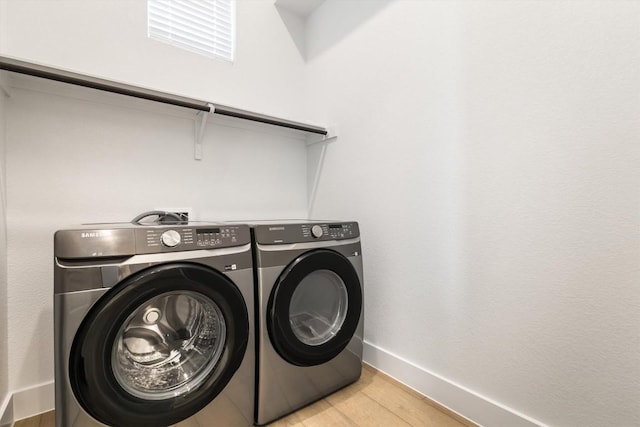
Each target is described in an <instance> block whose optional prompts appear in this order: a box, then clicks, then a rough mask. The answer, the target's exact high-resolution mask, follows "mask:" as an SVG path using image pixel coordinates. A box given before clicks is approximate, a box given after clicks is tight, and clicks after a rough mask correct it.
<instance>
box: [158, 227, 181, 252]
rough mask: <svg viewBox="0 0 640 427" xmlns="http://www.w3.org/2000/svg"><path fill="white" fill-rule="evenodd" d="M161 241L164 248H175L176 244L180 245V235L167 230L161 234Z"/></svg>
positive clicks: (174, 231)
mask: <svg viewBox="0 0 640 427" xmlns="http://www.w3.org/2000/svg"><path fill="white" fill-rule="evenodd" d="M161 239H162V243H163V244H164V245H165V246H168V247H170V248H173V247H175V246H178V244H179V243H180V233H178V232H177V231H176V230H167V231H165V232H164V233H162V237H161Z"/></svg>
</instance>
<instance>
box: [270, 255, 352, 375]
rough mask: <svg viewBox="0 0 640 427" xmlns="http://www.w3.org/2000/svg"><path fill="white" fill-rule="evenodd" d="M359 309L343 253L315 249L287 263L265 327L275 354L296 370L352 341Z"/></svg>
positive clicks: (330, 356)
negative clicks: (297, 367) (294, 366)
mask: <svg viewBox="0 0 640 427" xmlns="http://www.w3.org/2000/svg"><path fill="white" fill-rule="evenodd" d="M361 310H362V288H361V286H360V280H359V278H358V274H357V272H356V270H355V268H354V267H353V265H352V264H351V262H350V261H349V260H348V259H347V258H346V257H345V256H344V255H342V254H340V253H338V252H335V251H332V250H329V249H318V250H313V251H309V252H306V253H304V254H302V255H301V256H299V257H298V258H296V259H295V260H294V261H293V262H292V263H291V264H289V265H288V266H287V267H286V268H285V269H284V271H283V272H282V274H281V275H280V277H278V279H277V281H276V284H275V286H274V288H273V290H272V292H271V295H270V297H269V305H268V308H267V319H266V320H267V328H268V332H269V338H270V339H271V344H272V345H273V347H274V348H275V349H276V351H277V352H278V354H279V355H280V356H281V357H282V358H284V359H285V360H287V361H288V362H289V363H292V364H294V365H297V366H315V365H319V364H321V363H325V362H328V361H329V360H331V359H333V358H334V357H335V356H337V355H338V354H339V353H340V352H341V351H342V350H344V349H345V347H346V346H347V345H348V343H349V341H351V339H352V338H353V334H354V333H355V331H356V329H357V326H358V322H359V320H360V315H361Z"/></svg>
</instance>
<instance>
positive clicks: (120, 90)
mask: <svg viewBox="0 0 640 427" xmlns="http://www.w3.org/2000/svg"><path fill="white" fill-rule="evenodd" d="M0 70H5V71H10V72H13V73H19V74H26V75H29V76H34V77H40V78H43V79H48V80H54V81H58V82H63V83H68V84H72V85H76V86H83V87H87V88H91V89H97V90H102V91H106V92H111V93H117V94H120V95H125V96H131V97H134V98H140V99H146V100H149V101H154V102H160V103H163V104H169V105H175V106H178V107H183V108H189V109H192V110H198V111H206V112H213V113H214V114H219V115H221V116H229V117H235V118H238V119H243V120H250V121H254V122H259V123H265V124H268V125H273V126H280V127H284V128H288V129H295V130H299V131H303V132H309V133H313V134H318V135H324V136H326V135H327V133H328V131H327V129H325V128H323V127H320V126H313V125H309V124H306V123H300V122H295V121H291V120H285V119H280V118H278V117H273V116H267V115H264V114H259V113H254V112H251V111H246V110H241V109H238V108H233V107H227V106H224V105H218V104H214V103H211V102H207V101H199V100H196V99H191V98H186V97H182V96H178V95H173V94H169V93H165V92H159V91H155V90H151V89H145V88H141V87H137V86H132V85H127V84H124V83H118V82H114V81H111V80H105V79H100V78H96V77H91V76H87V75H84V74H79V73H73V72H70V71H64V70H60V69H57V68H52V67H47V66H43V65H38V64H33V63H30V62H25V61H20V60H17V59H13V58H7V57H3V56H0ZM212 106H213V108H212Z"/></svg>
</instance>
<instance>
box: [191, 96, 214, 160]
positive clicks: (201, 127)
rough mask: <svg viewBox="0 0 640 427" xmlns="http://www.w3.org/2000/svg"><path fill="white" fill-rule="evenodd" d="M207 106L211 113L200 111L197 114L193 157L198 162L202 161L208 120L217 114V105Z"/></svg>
mask: <svg viewBox="0 0 640 427" xmlns="http://www.w3.org/2000/svg"><path fill="white" fill-rule="evenodd" d="M207 106H208V107H209V111H198V113H197V114H196V120H195V126H196V135H195V141H194V148H193V151H194V154H193V157H194V159H196V160H202V140H203V139H204V134H205V132H206V130H207V119H208V118H209V116H212V115H213V114H214V113H215V112H216V107H215V105H213V104H211V103H209V104H207Z"/></svg>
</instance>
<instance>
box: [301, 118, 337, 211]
mask: <svg viewBox="0 0 640 427" xmlns="http://www.w3.org/2000/svg"><path fill="white" fill-rule="evenodd" d="M337 138H338V135H337V133H336V129H335V128H328V129H327V134H326V135H323V136H322V137H320V138H318V136H317V135H314V136H309V137H307V194H308V203H309V205H308V206H307V213H308V216H309V218H311V216H312V215H313V207H314V205H315V202H316V195H317V192H318V185H319V184H320V175H321V173H322V167H323V165H324V159H325V157H326V155H327V146H328V145H329V143H331V142H334V141H335V140H336V139H337ZM317 145H320V147H319V148H318V147H317ZM311 174H313V175H311Z"/></svg>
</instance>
